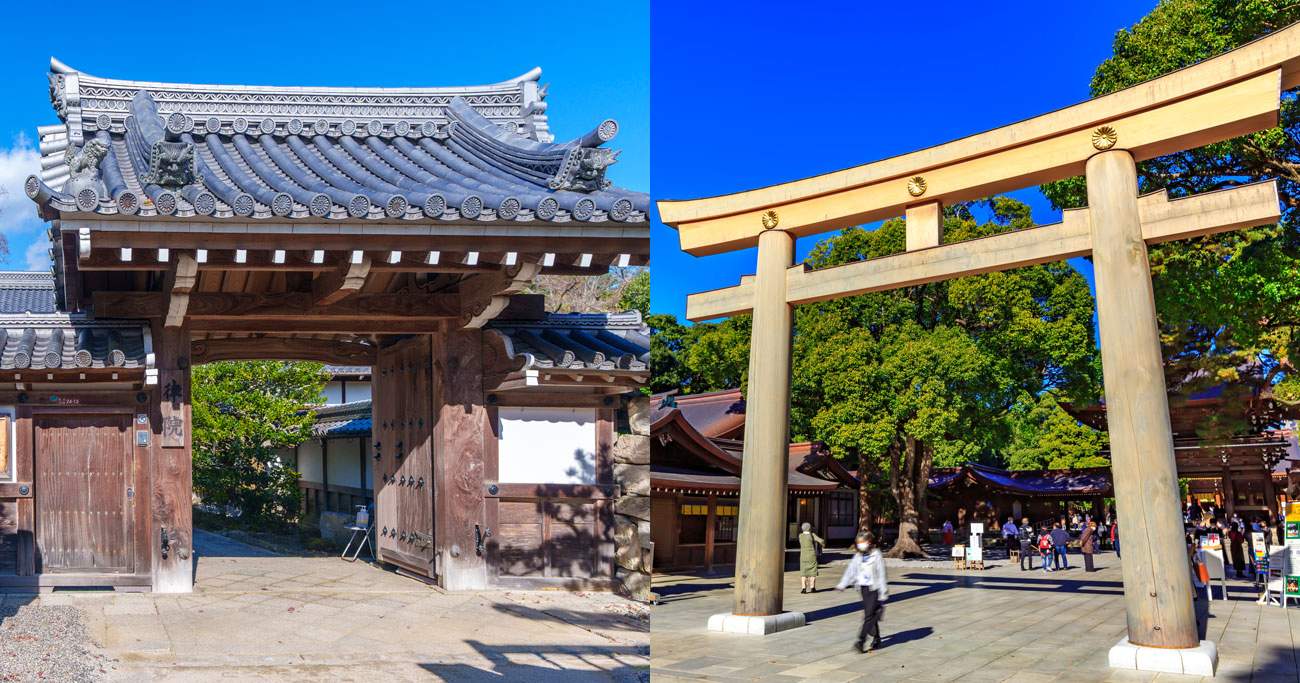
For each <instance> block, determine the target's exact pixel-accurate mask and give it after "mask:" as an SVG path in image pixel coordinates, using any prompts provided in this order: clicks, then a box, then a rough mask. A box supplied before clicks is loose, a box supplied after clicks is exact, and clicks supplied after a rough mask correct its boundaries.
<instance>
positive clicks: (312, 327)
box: [186, 316, 455, 335]
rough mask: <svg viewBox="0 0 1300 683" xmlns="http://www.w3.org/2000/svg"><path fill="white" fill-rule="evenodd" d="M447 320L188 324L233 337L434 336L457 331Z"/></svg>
mask: <svg viewBox="0 0 1300 683" xmlns="http://www.w3.org/2000/svg"><path fill="white" fill-rule="evenodd" d="M454 326H455V324H454V322H453V323H450V324H449V321H447V320H446V319H439V320H434V319H431V318H393V319H388V320H366V319H364V318H335V319H332V320H321V319H317V318H312V317H308V316H294V317H291V318H281V319H279V320H276V319H273V318H251V319H249V318H215V319H203V320H190V321H189V322H187V323H186V327H188V328H189V329H190V330H191V331H193V332H195V333H198V332H221V333H231V334H240V333H247V334H355V335H376V334H432V333H434V332H439V331H441V330H444V329H446V328H448V327H454Z"/></svg>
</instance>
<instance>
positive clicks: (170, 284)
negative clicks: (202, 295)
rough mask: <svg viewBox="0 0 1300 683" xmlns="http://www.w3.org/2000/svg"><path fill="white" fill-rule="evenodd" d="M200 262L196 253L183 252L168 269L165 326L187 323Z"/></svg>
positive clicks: (177, 325)
mask: <svg viewBox="0 0 1300 683" xmlns="http://www.w3.org/2000/svg"><path fill="white" fill-rule="evenodd" d="M198 273H199V264H198V262H196V261H195V260H194V255H193V254H190V253H188V252H182V253H180V254H177V255H176V263H174V264H172V267H171V268H170V269H168V271H167V277H166V279H164V280H163V293H164V294H167V315H166V319H165V321H164V323H163V326H164V327H180V326H182V325H184V324H185V311H186V309H187V308H188V307H189V304H190V290H192V289H194V284H195V283H196V282H197V281H198Z"/></svg>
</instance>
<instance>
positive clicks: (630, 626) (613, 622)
mask: <svg viewBox="0 0 1300 683" xmlns="http://www.w3.org/2000/svg"><path fill="white" fill-rule="evenodd" d="M492 609H494V610H496V611H498V612H504V613H506V614H512V615H514V616H517V617H523V618H524V619H528V620H530V621H554V620H559V621H563V622H565V623H568V624H572V625H574V626H577V627H579V628H583V629H588V630H591V629H601V630H608V631H630V632H634V633H635V632H640V633H647V634H648V633H649V632H650V624H649V623H648V622H647V621H642V620H641V619H637V618H635V617H631V616H627V615H622V614H613V613H610V612H586V611H578V610H571V609H564V608H559V607H549V608H547V609H537V608H536V607H528V606H526V605H519V604H514V603H497V604H494V605H492Z"/></svg>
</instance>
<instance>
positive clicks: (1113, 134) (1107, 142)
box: [1092, 126, 1119, 152]
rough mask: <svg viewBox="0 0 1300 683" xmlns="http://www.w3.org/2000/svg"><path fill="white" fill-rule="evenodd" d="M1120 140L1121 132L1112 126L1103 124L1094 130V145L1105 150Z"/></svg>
mask: <svg viewBox="0 0 1300 683" xmlns="http://www.w3.org/2000/svg"><path fill="white" fill-rule="evenodd" d="M1118 141H1119V133H1118V132H1117V131H1116V130H1115V129H1114V128H1112V127H1110V126H1101V127H1100V128H1098V129H1097V130H1094V131H1092V146H1093V147H1095V148H1097V149H1099V150H1101V151H1103V152H1104V151H1106V150H1108V149H1110V148H1111V147H1114V146H1115V143H1116V142H1118Z"/></svg>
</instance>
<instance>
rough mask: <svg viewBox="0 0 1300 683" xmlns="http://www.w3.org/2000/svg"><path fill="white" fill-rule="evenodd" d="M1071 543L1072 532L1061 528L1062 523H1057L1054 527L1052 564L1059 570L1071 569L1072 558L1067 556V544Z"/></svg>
mask: <svg viewBox="0 0 1300 683" xmlns="http://www.w3.org/2000/svg"><path fill="white" fill-rule="evenodd" d="M1069 542H1070V532H1068V531H1066V530H1065V529H1063V528H1061V523H1060V522H1057V523H1056V524H1054V525H1052V550H1053V553H1052V564H1053V565H1055V567H1056V568H1057V569H1062V568H1064V569H1069V568H1070V558H1069V557H1068V556H1067V554H1066V553H1067V552H1069V548H1068V547H1067V545H1066V544H1068V543H1069Z"/></svg>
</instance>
